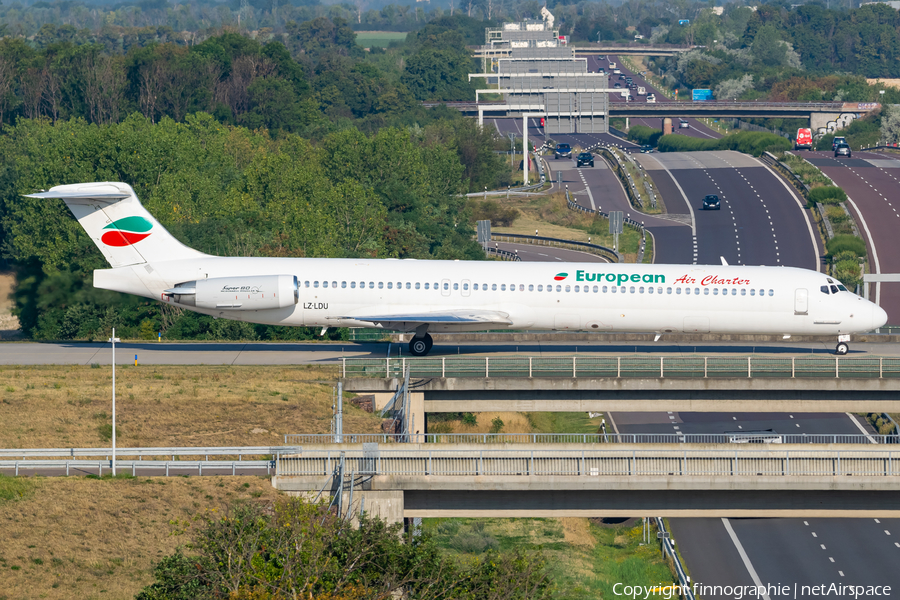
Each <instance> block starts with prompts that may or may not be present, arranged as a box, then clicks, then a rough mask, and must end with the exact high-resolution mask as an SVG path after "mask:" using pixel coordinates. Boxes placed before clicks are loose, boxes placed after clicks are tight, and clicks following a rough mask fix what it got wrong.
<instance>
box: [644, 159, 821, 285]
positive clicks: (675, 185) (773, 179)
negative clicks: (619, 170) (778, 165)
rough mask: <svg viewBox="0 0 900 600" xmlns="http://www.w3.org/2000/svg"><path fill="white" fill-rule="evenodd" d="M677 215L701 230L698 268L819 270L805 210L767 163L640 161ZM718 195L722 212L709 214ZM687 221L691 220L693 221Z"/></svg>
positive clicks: (696, 240)
mask: <svg viewBox="0 0 900 600" xmlns="http://www.w3.org/2000/svg"><path fill="white" fill-rule="evenodd" d="M637 160H638V161H639V162H640V163H641V164H642V165H643V166H644V168H645V169H646V170H647V171H648V172H650V176H651V177H652V178H653V180H654V182H655V184H656V186H657V187H658V188H659V191H660V193H661V194H662V196H663V198H664V200H665V203H666V208H667V210H668V212H669V213H670V214H675V213H688V214H689V216H690V217H691V219H692V222H693V224H694V227H693V229H694V231H693V232H692V238H693V239H692V242H693V243H692V246H693V247H692V260H691V261H687V262H693V263H695V264H719V263H720V262H721V261H720V257H722V258H724V259H725V260H726V261H727V262H728V264H738V265H768V266H791V267H803V268H806V269H813V270H816V269H818V268H819V266H820V263H821V258H820V257H821V254H822V250H821V249H820V248H819V247H818V236H817V235H816V234H815V230H814V229H813V225H812V222H811V221H810V220H809V218H808V213H807V211H806V209H805V208H804V206H805V204H804V203H802V202H801V200H800V199H799V198H798V197H797V195H796V194H795V193H794V192H793V191H792V190H791V189H790V188H789V187H788V186H787V184H785V183H784V181H783V180H781V179H780V178H779V177H778V176H777V175H775V173H773V172H772V171H771V170H769V169H768V168H767V167H766V166H764V165H763V164H762V163H761V162H760V161H759V160H757V159H755V158H753V157H750V156H747V155H745V154H741V153H739V152H731V151H724V152H670V153H654V154H640V155H638V157H637ZM707 194H716V195H718V196H719V199H720V201H721V202H722V208H721V209H720V210H710V211H704V210H701V208H700V207H701V204H702V199H703V197H704V196H705V195H707ZM686 216H687V215H686Z"/></svg>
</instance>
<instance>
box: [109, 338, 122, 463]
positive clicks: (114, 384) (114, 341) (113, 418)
mask: <svg viewBox="0 0 900 600" xmlns="http://www.w3.org/2000/svg"><path fill="white" fill-rule="evenodd" d="M108 341H109V342H110V343H112V474H113V477H115V476H116V342H118V341H120V340H119V338H117V337H116V328H115V327H113V330H112V337H111V338H109V340H108Z"/></svg>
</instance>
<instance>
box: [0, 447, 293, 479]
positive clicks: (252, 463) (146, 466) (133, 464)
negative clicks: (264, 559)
mask: <svg viewBox="0 0 900 600" xmlns="http://www.w3.org/2000/svg"><path fill="white" fill-rule="evenodd" d="M294 451H296V448H295V449H294ZM275 466H276V464H275V461H274V460H177V461H170V460H118V459H117V460H116V471H117V473H131V475H133V476H135V477H136V476H137V475H138V473H139V472H141V473H142V474H144V475H150V474H154V475H165V476H166V477H168V476H169V475H184V474H185V471H197V475H203V469H206V470H207V471H209V470H210V469H214V470H215V471H216V473H214V474H218V475H221V474H222V471H223V470H224V471H226V472H227V471H228V470H229V469H230V470H231V474H232V475H235V474H236V473H237V470H238V469H241V470H246V469H260V470H262V469H265V470H266V474H269V473H271V471H272V469H273V468H274V467H275ZM48 469H52V470H58V471H63V470H64V471H65V474H66V476H68V475H71V474H76V473H77V474H84V473H85V472H89V473H93V472H94V471H96V473H97V475H99V476H103V474H104V469H109V470H110V472H112V465H111V461H109V460H0V471H12V472H13V474H15V475H16V476H18V475H19V472H20V471H26V472H31V471H36V470H48ZM148 471H152V473H148ZM73 472H74V473H73ZM208 474H209V473H208Z"/></svg>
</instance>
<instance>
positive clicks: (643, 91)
mask: <svg viewBox="0 0 900 600" xmlns="http://www.w3.org/2000/svg"><path fill="white" fill-rule="evenodd" d="M637 93H638V96H646V95H647V88H645V87H643V86H640V85H639V86H638V92H637Z"/></svg>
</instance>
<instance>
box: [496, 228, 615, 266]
mask: <svg viewBox="0 0 900 600" xmlns="http://www.w3.org/2000/svg"><path fill="white" fill-rule="evenodd" d="M504 238H505V239H504ZM491 241H492V242H495V241H496V242H509V243H521V244H535V245H538V246H557V247H560V248H571V249H574V250H581V251H586V252H590V253H591V254H596V255H598V256H602V257H604V258H606V259H609V260H610V261H612V262H616V263H617V262H619V254H618V253H617V252H616V251H615V250H613V249H612V248H607V247H606V246H598V245H597V244H590V243H588V242H576V241H575V240H563V239H559V238H551V237H545V236H542V235H523V234H519V233H495V232H491Z"/></svg>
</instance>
